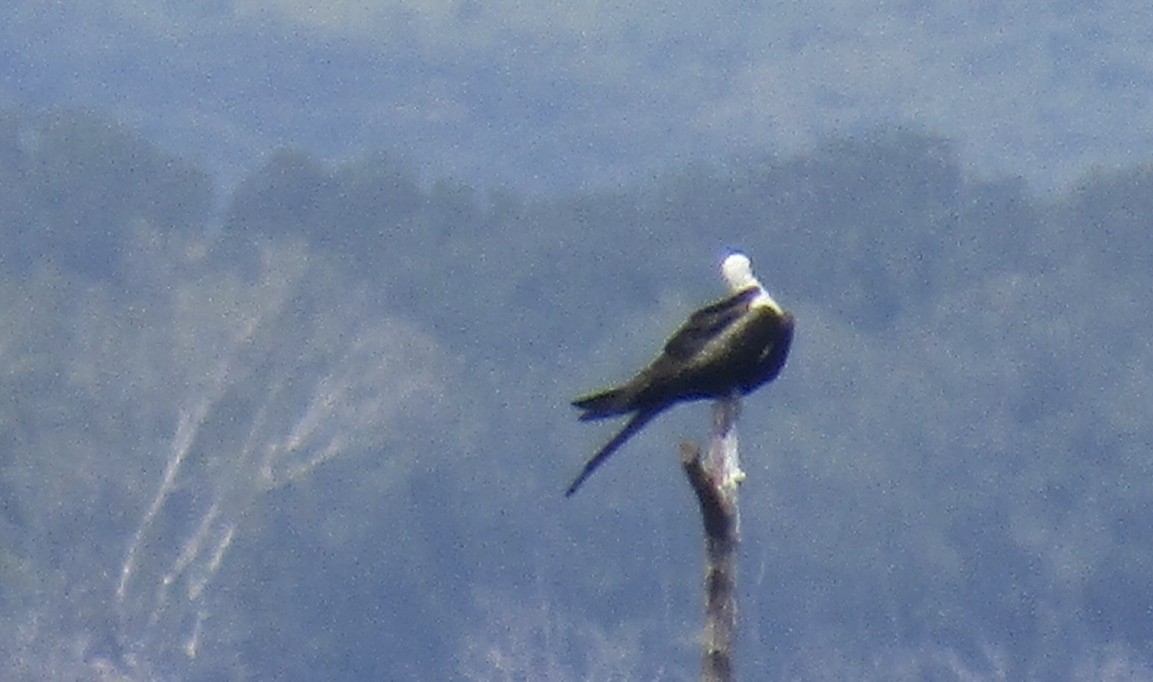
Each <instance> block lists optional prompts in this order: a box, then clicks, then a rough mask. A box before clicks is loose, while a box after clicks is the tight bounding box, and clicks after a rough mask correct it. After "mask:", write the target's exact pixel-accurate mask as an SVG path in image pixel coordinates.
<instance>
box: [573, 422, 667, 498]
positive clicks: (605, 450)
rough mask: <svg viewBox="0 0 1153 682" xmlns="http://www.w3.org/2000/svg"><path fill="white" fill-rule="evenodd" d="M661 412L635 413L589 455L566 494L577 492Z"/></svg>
mask: <svg viewBox="0 0 1153 682" xmlns="http://www.w3.org/2000/svg"><path fill="white" fill-rule="evenodd" d="M660 412H661V411H660V410H659V409H658V410H641V411H640V412H637V413H636V414H634V415H633V416H632V417H631V418H630V419H629V420H628V422H627V423H626V424H625V425H624V428H622V429H621V430H620V431H618V432H617V435H615V436H613V437H612V440H610V441H609V442H607V443H605V444H604V446H602V447H601V449H600V450H597V452H596V454H595V455H593V456H592V457H589V459H588V461H587V462H585V465H584V468H583V469H581V472H580V474H578V475H577V477H576V478H575V479H574V480H573V482H572V485H570V486H569V487H568V490H566V491H565V493H564V496H565V497H572V495H573V493H575V492H576V491H577V489H578V488H580V487H581V484H583V483H584V482H585V479H587V478H588V477H589V476H592V473H593V472H594V471H596V470H597V469H598V468H599V467H600V465H602V464H604V462H605V460H606V459H608V458H609V455H611V454H613V453H614V452H616V451H617V449H618V448H620V446H622V445H624V444H625V441H627V440H628V439H629V438H631V437H632V436H633V435H634V434H635V433H636V432H637V431H640V430H641V429H642V428H644V426H645V424H648V423H649V422H650V421H652V419H653V417H655V416H657V415H658V414H660Z"/></svg>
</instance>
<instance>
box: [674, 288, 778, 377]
mask: <svg viewBox="0 0 1153 682" xmlns="http://www.w3.org/2000/svg"><path fill="white" fill-rule="evenodd" d="M757 293H758V291H757V289H756V288H749V289H745V290H744V291H740V292H738V293H736V294H733V295H732V296H729V297H728V298H725V299H721V300H720V301H717V302H716V303H713V304H712V305H708V306H705V307H704V308H701V309H700V310H698V311H696V312H695V313H693V314H692V316H690V317H689V319H688V321H687V322H685V323H684V324H683V325H681V328H680V329H678V330H677V331H676V332H675V333H674V334H673V336H672V338H670V339H669V340H668V342H667V343H666V344H665V353H666V354H667V355H669V356H671V357H673V358H676V359H677V360H685V359H688V358H691V357H692V356H694V355H696V354H697V353H699V352H700V351H701V349H702V348H704V347H705V345H706V344H708V342H709V341H711V340H713V339H714V338H716V337H717V335H718V334H719V333H720V332H721V331H723V330H724V329H725V328H726V327H728V326H730V325H732V324H733V323H734V322H736V321H737V320H739V319H740V318H741V316H742V315H744V313H745V311H746V310H747V309H748V307H749V302H750V301H751V300H753V298H755V297H756V295H757Z"/></svg>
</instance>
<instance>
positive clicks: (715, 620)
mask: <svg viewBox="0 0 1153 682" xmlns="http://www.w3.org/2000/svg"><path fill="white" fill-rule="evenodd" d="M739 412H740V400H739V398H737V397H736V396H733V397H730V398H726V399H722V400H718V401H716V403H714V407H713V427H712V431H711V432H710V435H709V453H708V459H707V461H702V459H701V448H700V446H699V445H697V444H695V443H688V442H685V443H681V466H683V467H684V469H685V474H686V475H687V476H688V479H689V483H690V484H691V485H692V487H693V491H694V492H695V493H696V495H697V501H698V502H699V503H700V508H701V519H702V520H703V522H704V529H705V629H704V641H703V645H704V654H703V658H702V664H701V679H702V680H705V682H730V681H731V680H734V679H735V674H734V666H733V649H734V646H733V644H734V642H735V640H736V624H737V589H736V587H737V578H736V573H737V546H738V544H739V541H740V514H739V509H738V505H737V491H738V488H739V486H740V483H741V481H742V480H744V473H742V472H741V468H740V456H739V451H738V447H737V434H736V423H737V415H738V414H739Z"/></svg>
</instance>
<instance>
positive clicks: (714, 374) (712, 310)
mask: <svg viewBox="0 0 1153 682" xmlns="http://www.w3.org/2000/svg"><path fill="white" fill-rule="evenodd" d="M721 273H722V274H723V275H724V277H725V281H726V282H727V283H728V286H729V291H730V292H732V293H731V294H730V295H729V296H728V297H727V298H724V299H721V300H720V301H717V302H716V303H713V304H711V305H708V306H705V307H704V308H701V309H700V310H698V311H696V312H695V313H693V314H692V315H691V316H690V317H689V319H688V321H687V322H685V323H684V324H683V325H681V327H680V329H678V330H677V331H676V333H674V334H673V335H672V338H670V339H669V340H668V342H667V343H665V347H664V351H663V352H662V353H661V354H660V355H659V356H657V358H656V359H655V360H653V361H652V362H651V363H650V364H649V365H648V366H647V367H645V368H644V369H642V370H641V371H640V372H638V373H637V375H636V376H635V377H633V378H632V380H630V381H629V382H627V383H625V384H622V385H620V386H617V387H615V388H610V389H608V390H606V391H599V392H597V393H591V394H589V395H585V396H582V397H580V398H577V399H576V400H574V401H573V403H572V404H573V405H574V406H575V407H578V408H580V409H581V410H584V412H583V413H582V414H581V415H580V420H581V421H591V420H596V419H606V418H608V417H616V416H619V415H623V414H630V413H631V414H632V417H631V418H630V419H629V420H628V422H627V423H626V424H625V425H624V428H622V429H621V430H620V432H619V433H617V435H615V436H613V437H612V439H611V440H609V442H608V443H605V445H604V447H602V448H601V449H600V450H598V451H597V452H596V454H594V455H593V456H592V457H590V458H589V459H588V461H587V462H585V465H584V469H582V470H581V472H580V474H579V475H578V476H577V477H576V479H575V480H574V481H573V482H572V485H570V486H569V488H568V490H567V491H566V492H565V496H566V497H567V496H570V495H572V494H573V493H575V492H576V491H577V489H578V488H580V486H581V484H582V483H584V482H585V479H587V478H588V477H589V476H590V475H591V474H592V472H594V471H596V469H597V467H599V466H600V465H601V464H603V463H604V461H605V460H606V459H608V457H609V455H611V454H613V453H614V452H616V450H617V448H619V447H620V446H621V445H624V443H625V441H626V440H628V439H629V438H630V437H631V436H632V435H633V434H635V433H636V432H637V431H640V430H641V428H643V427H644V426H645V425H646V424H648V423H649V422H650V421H652V419H653V418H654V417H656V416H657V415H658V414H660V413H661V412H663V411H665V410H667V409H668V408H670V407H672V406H673V405H675V404H676V403H679V402H685V401H689V400H702V399H706V398H724V397H728V396H731V395H734V394H737V395H744V394H747V393H750V392H752V391H753V390H755V389H756V388H758V387H759V386H761V385H763V384H765V383H767V382H769V381H772V380H773V379H775V378H776V376H777V374H779V373H780V371H781V367H783V366H784V364H785V358H786V357H787V356H788V354H789V345H790V344H791V343H792V341H793V316H792V314H791V313H789V312H787V311H785V310H784V309H782V308H781V307H780V306H779V305H777V302H776V301H774V300H773V299H772V297H771V296H769V294H768V292H767V291H765V288H764V287H763V286H762V285H761V283H760V282H759V281H757V278H756V277H754V276H753V271H752V264H751V263H750V262H749V259H748V258H747V257H746V256H745V255H744V254H741V253H734V254H731V255H729V256H728V257H727V258H725V260H724V263H722V265H721Z"/></svg>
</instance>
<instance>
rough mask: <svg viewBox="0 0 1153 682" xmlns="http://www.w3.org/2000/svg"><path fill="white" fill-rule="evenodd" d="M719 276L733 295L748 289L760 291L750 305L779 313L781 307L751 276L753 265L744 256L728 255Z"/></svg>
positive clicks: (735, 253)
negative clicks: (722, 277) (767, 307)
mask: <svg viewBox="0 0 1153 682" xmlns="http://www.w3.org/2000/svg"><path fill="white" fill-rule="evenodd" d="M721 274H722V275H723V276H724V278H725V282H727V283H728V285H729V291H731V292H732V293H734V294H735V293H737V292H740V291H744V290H745V289H748V288H750V287H756V288H758V289H760V293H759V294H758V295H757V297H756V298H755V299H754V300H753V302H752V305H754V306H756V305H767V306H769V307H771V308H772V309H773V310H776V311H777V312H778V313H780V312H781V306H779V305H777V302H776V301H774V300H773V297H772V296H769V292H767V291H765V287H764V285H762V284H761V282H760V280H758V279H757V278H756V277H754V276H753V263H752V261H750V260H749V257H748V256H746V255H745V254H743V253H740V252H734V253H731V254H729V255H728V257H727V258H725V260H724V262H723V263H721Z"/></svg>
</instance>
